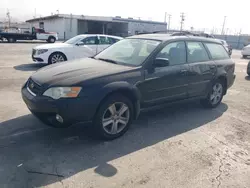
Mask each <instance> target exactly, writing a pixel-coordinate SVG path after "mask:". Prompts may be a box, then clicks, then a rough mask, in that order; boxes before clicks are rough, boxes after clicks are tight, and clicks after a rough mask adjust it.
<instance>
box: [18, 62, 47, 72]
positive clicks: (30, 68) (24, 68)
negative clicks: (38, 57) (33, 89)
mask: <svg viewBox="0 0 250 188" xmlns="http://www.w3.org/2000/svg"><path fill="white" fill-rule="evenodd" d="M44 66H46V64H39V63H33V64H22V65H17V66H14V69H16V70H20V71H36V70H38V69H40V68H42V67H44Z"/></svg>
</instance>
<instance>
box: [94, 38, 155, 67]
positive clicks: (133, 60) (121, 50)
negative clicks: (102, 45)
mask: <svg viewBox="0 0 250 188" xmlns="http://www.w3.org/2000/svg"><path fill="white" fill-rule="evenodd" d="M159 44H160V42H159V41H155V40H145V39H123V40H121V41H119V42H117V43H115V44H113V45H112V46H110V47H109V48H107V49H106V50H104V51H102V52H101V53H99V54H98V55H96V56H95V59H101V60H105V61H107V62H113V63H117V64H124V65H130V66H139V65H141V64H142V63H143V62H144V60H145V59H146V58H147V57H148V56H149V55H150V54H151V53H152V52H153V51H154V49H155V48H156V47H157V46H158V45H159Z"/></svg>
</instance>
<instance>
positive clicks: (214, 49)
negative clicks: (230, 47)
mask: <svg viewBox="0 0 250 188" xmlns="http://www.w3.org/2000/svg"><path fill="white" fill-rule="evenodd" d="M205 45H206V46H207V48H208V50H209V52H210V54H211V56H212V58H213V59H214V60H222V59H229V58H230V57H229V55H228V53H227V51H226V49H225V48H224V46H222V45H221V44H215V43H205Z"/></svg>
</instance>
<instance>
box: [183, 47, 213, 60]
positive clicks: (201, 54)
mask: <svg viewBox="0 0 250 188" xmlns="http://www.w3.org/2000/svg"><path fill="white" fill-rule="evenodd" d="M187 52H188V53H187V57H188V63H195V62H203V61H209V56H208V54H207V51H206V49H205V47H204V46H203V44H202V43H201V42H187Z"/></svg>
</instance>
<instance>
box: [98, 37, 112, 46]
mask: <svg viewBox="0 0 250 188" xmlns="http://www.w3.org/2000/svg"><path fill="white" fill-rule="evenodd" d="M99 44H106V45H107V44H110V41H109V40H108V38H107V37H104V36H100V37H99Z"/></svg>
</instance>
